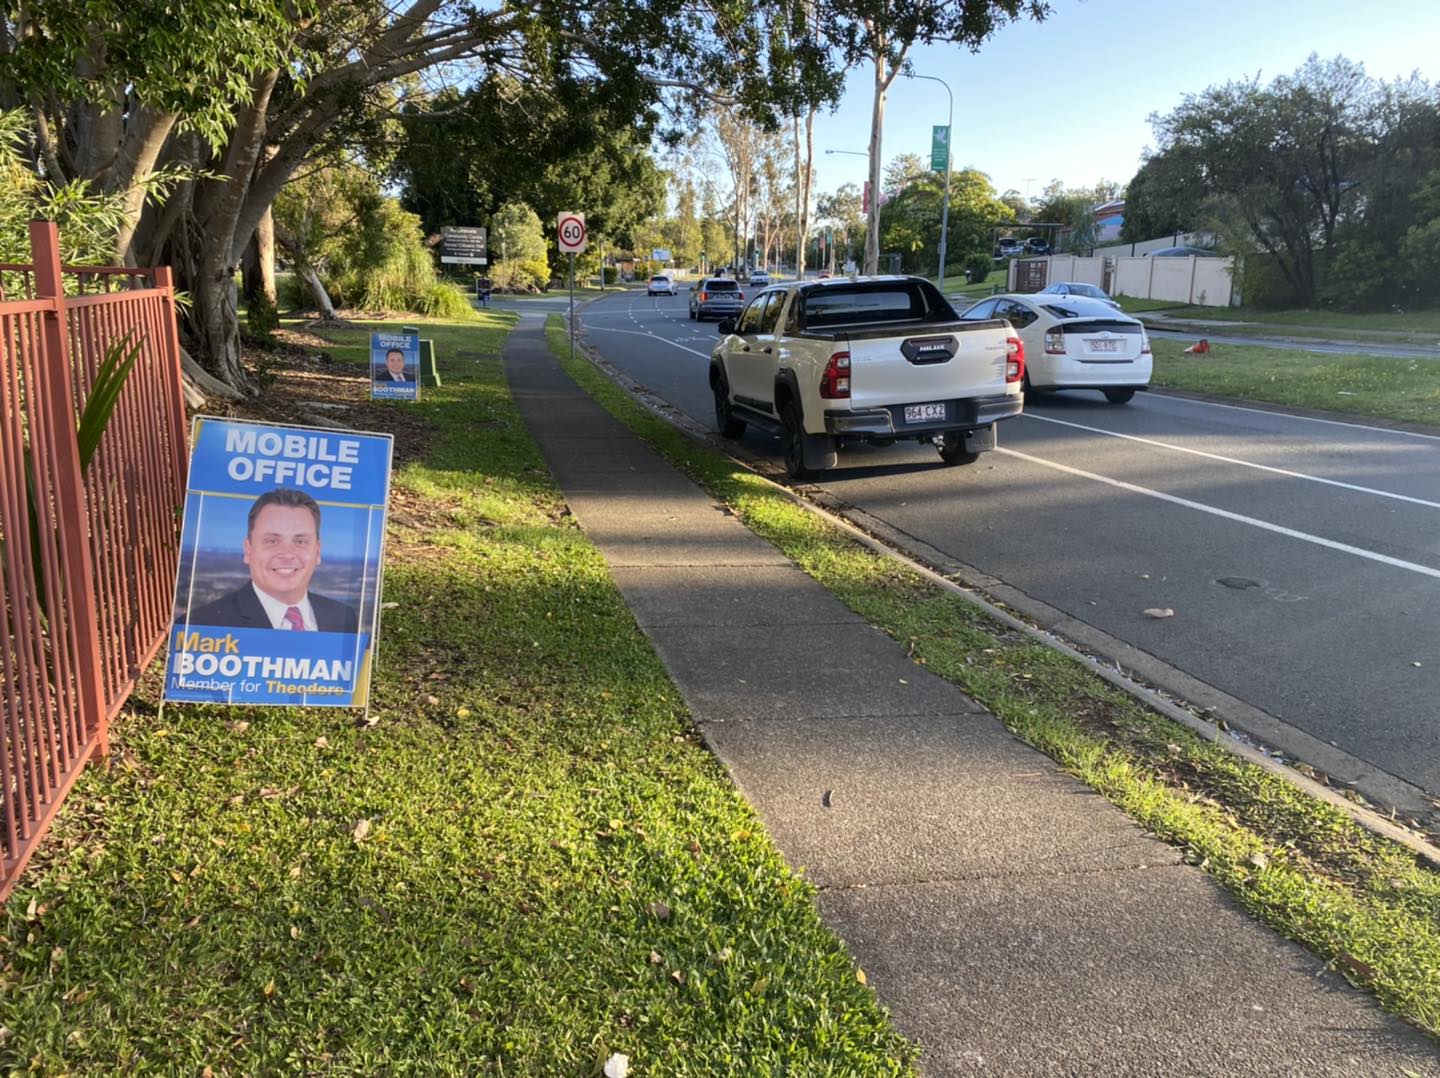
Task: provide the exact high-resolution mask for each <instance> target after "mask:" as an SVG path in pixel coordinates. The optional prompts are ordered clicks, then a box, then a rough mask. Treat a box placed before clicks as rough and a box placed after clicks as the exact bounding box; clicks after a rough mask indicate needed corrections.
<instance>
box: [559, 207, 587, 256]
mask: <svg viewBox="0 0 1440 1078" xmlns="http://www.w3.org/2000/svg"><path fill="white" fill-rule="evenodd" d="M556 227H557V229H558V230H559V236H560V253H561V254H570V255H575V254H580V253H581V252H583V251H584V250H585V240H586V232H585V215H584V214H583V213H562V214H560V216H559V218H558V219H557V220H556Z"/></svg>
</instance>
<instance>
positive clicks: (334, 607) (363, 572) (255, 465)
mask: <svg viewBox="0 0 1440 1078" xmlns="http://www.w3.org/2000/svg"><path fill="white" fill-rule="evenodd" d="M190 442H191V446H192V447H193V448H192V449H191V453H190V482H189V488H188V489H187V490H186V492H185V518H184V521H183V523H182V524H181V532H180V566H179V569H178V571H177V573H176V578H175V623H174V627H173V628H172V630H171V633H170V642H169V650H168V653H167V657H166V662H165V693H164V698H165V699H166V700H188V701H201V702H206V703H216V704H295V705H301V704H303V705H309V706H316V705H318V706H322V707H364V706H365V703H366V700H367V699H368V697H369V691H370V664H371V660H372V656H373V652H374V647H375V630H376V626H377V622H378V617H379V611H380V566H381V553H382V548H383V543H384V537H385V507H386V504H387V502H388V498H389V494H390V451H391V438H390V435H388V434H361V433H359V432H357V431H342V430H330V429H312V428H308V427H290V426H284V425H279V424H270V423H247V422H243V421H238V420H229V419H212V418H209V417H206V416H199V417H197V418H196V419H195V427H194V431H193V433H192V435H191V440H190Z"/></svg>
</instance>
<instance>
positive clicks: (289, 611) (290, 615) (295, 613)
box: [285, 606, 305, 629]
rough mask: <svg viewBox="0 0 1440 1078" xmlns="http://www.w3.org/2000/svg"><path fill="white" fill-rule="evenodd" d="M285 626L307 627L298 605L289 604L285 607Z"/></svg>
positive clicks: (294, 627)
mask: <svg viewBox="0 0 1440 1078" xmlns="http://www.w3.org/2000/svg"><path fill="white" fill-rule="evenodd" d="M285 626H286V628H288V629H303V628H305V619H304V618H303V617H302V616H301V614H300V608H299V607H298V606H287V607H286V608H285Z"/></svg>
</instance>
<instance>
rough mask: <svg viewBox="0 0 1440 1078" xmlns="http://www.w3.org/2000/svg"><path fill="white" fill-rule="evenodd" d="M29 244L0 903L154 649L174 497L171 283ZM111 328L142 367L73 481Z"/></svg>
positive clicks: (177, 473)
mask: <svg viewBox="0 0 1440 1078" xmlns="http://www.w3.org/2000/svg"><path fill="white" fill-rule="evenodd" d="M30 245H31V251H32V253H33V256H34V263H33V265H27V266H0V281H3V284H0V611H3V616H4V635H3V637H0V645H3V651H0V727H3V729H0V746H3V751H0V901H3V900H4V898H5V897H7V896H8V895H9V893H10V890H11V888H12V887H13V886H14V883H15V878H16V877H17V876H18V874H19V873H20V871H21V870H22V869H23V868H24V867H25V863H26V862H27V861H28V860H29V859H30V855H31V854H32V853H33V852H34V850H35V846H36V844H37V843H38V842H39V840H40V838H41V837H42V836H43V835H44V833H45V829H46V828H47V827H48V826H49V824H50V821H51V820H52V819H53V818H54V816H55V813H56V812H57V811H58V810H59V808H60V805H61V803H62V802H63V801H64V799H65V795H66V794H67V793H68V792H69V790H70V787H71V785H73V783H74V781H75V778H76V776H77V775H78V774H79V773H80V770H81V769H82V768H83V767H84V765H85V763H86V761H87V760H89V759H90V757H91V756H92V755H94V754H96V753H97V752H98V753H100V754H103V753H105V752H106V751H108V730H109V723H110V720H111V719H112V718H113V717H114V716H115V713H116V712H117V711H119V709H120V707H121V706H122V705H123V704H124V703H125V700H126V699H127V698H128V697H129V695H130V692H131V690H132V689H133V688H134V685H135V681H136V679H137V678H138V677H139V676H140V673H141V672H142V671H143V670H144V668H145V666H146V665H147V664H148V663H149V662H150V660H151V659H152V658H153V657H154V656H155V653H156V651H157V650H158V649H159V647H160V644H161V643H162V642H163V641H164V639H165V634H166V630H167V628H168V627H169V624H170V620H171V610H170V604H171V601H172V598H173V597H172V594H171V589H172V587H173V572H174V566H175V559H176V555H177V544H178V541H179V520H178V515H177V510H178V508H179V506H180V505H181V503H182V502H183V500H184V485H185V406H184V398H183V396H182V392H181V385H180V346H179V341H178V339H177V337H176V326H175V290H174V287H173V283H172V281H171V278H170V271H169V270H168V269H156V270H139V269H114V268H104V269H98V268H94V267H83V268H70V267H62V266H61V264H60V249H59V237H58V235H57V233H56V229H55V226H54V225H53V224H50V223H48V222H34V223H32V224H31V226H30ZM67 283H68V284H69V285H70V288H69V291H70V292H71V293H72V294H70V295H66V291H67V289H66V284H67ZM6 285H8V286H9V287H8V288H6V287H4V286H6ZM17 292H19V293H21V294H22V295H23V297H24V298H17V297H16V293H17ZM127 334H130V335H132V336H131V340H132V343H135V342H138V343H139V344H140V346H141V353H140V358H139V359H138V360H137V361H136V363H135V367H134V369H133V370H132V371H131V373H130V377H129V378H128V380H127V381H126V383H125V388H124V390H123V392H122V393H121V394H120V398H119V401H118V403H117V405H116V408H115V412H114V415H113V416H112V418H111V420H110V424H109V426H108V427H107V429H106V432H105V436H104V438H102V439H101V442H100V448H99V450H98V451H97V452H96V454H95V456H94V457H93V458H92V460H91V462H90V465H89V467H88V468H87V469H85V470H84V472H83V473H82V470H81V466H80V454H79V445H78V442H77V440H76V436H75V434H76V426H77V423H78V418H79V415H80V411H81V409H82V408H83V406H84V403H85V401H86V399H87V398H88V395H89V392H90V388H91V386H92V385H93V384H94V380H95V374H96V370H97V369H98V367H99V365H100V362H101V361H102V359H103V358H104V355H105V351H106V349H107V348H108V347H110V346H111V345H112V344H114V343H116V342H118V341H121V340H123V339H124V338H125V337H126V335H127Z"/></svg>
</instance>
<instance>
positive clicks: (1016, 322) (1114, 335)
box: [960, 292, 1152, 404]
mask: <svg viewBox="0 0 1440 1078" xmlns="http://www.w3.org/2000/svg"><path fill="white" fill-rule="evenodd" d="M960 318H961V319H962V320H963V321H966V322H988V321H992V320H994V319H997V318H998V319H1003V320H1004V321H1006V322H1009V323H1010V325H1011V326H1012V327H1014V329H1015V332H1016V333H1017V334H1018V335H1019V337H1020V340H1021V341H1022V342H1023V343H1024V345H1025V389H1026V392H1030V391H1033V390H1052V389H1097V390H1099V391H1100V392H1101V393H1104V394H1105V399H1106V400H1108V401H1109V402H1110V403H1111V404H1125V403H1126V402H1128V401H1129V400H1130V399H1131V398H1132V397H1134V396H1135V393H1136V392H1137V391H1138V390H1142V389H1147V388H1149V386H1150V374H1151V367H1152V362H1151V355H1150V338H1149V337H1147V336H1146V334H1145V327H1144V326H1143V325H1142V324H1141V323H1140V321H1139V320H1138V319H1135V318H1131V317H1130V316H1129V315H1128V314H1125V313H1123V312H1121V311H1117V310H1116V309H1115V308H1114V307H1112V306H1110V305H1109V304H1108V303H1103V302H1101V301H1100V300H1097V299H1090V298H1089V297H1088V296H1056V295H1046V294H1044V293H1042V292H1036V293H1034V294H1033V295H1026V296H1015V295H1005V296H993V297H989V298H986V299H983V300H981V301H980V302H979V303H976V304H975V305H974V306H972V307H969V308H967V309H966V310H964V311H963V312H961V314H960Z"/></svg>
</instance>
